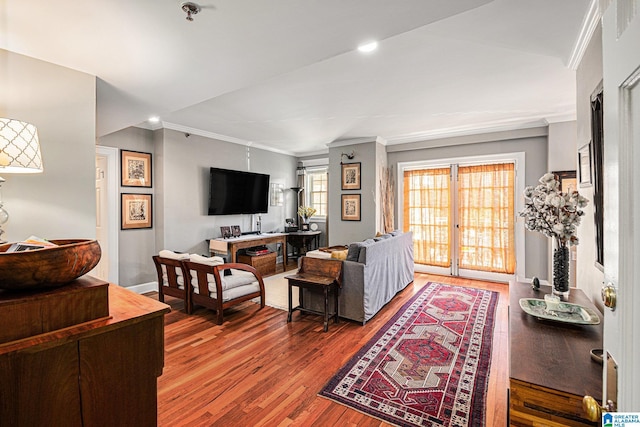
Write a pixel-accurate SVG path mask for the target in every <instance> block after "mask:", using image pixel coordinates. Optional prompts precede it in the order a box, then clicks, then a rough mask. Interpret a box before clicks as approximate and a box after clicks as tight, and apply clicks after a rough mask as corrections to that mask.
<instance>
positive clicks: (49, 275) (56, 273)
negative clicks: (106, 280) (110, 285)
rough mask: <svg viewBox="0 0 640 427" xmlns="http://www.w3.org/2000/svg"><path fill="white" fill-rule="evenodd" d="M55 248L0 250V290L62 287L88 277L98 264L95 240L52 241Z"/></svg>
mask: <svg viewBox="0 0 640 427" xmlns="http://www.w3.org/2000/svg"><path fill="white" fill-rule="evenodd" d="M51 242H52V243H55V244H56V245H58V246H54V247H50V248H42V249H34V250H31V251H24V252H11V253H7V252H6V250H7V249H9V247H10V246H11V243H7V244H4V245H2V246H0V289H14V290H15V289H42V288H55V287H59V286H62V285H65V284H67V283H69V282H71V281H73V280H75V279H77V278H78V277H80V276H82V275H84V274H86V273H88V272H89V271H91V269H93V267H95V266H96V264H98V261H100V256H101V255H102V251H101V250H100V244H99V243H98V241H97V240H89V239H74V240H51Z"/></svg>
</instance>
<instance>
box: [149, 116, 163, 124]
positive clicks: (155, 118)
mask: <svg viewBox="0 0 640 427" xmlns="http://www.w3.org/2000/svg"><path fill="white" fill-rule="evenodd" d="M159 122H160V117H158V116H151V117H149V123H159Z"/></svg>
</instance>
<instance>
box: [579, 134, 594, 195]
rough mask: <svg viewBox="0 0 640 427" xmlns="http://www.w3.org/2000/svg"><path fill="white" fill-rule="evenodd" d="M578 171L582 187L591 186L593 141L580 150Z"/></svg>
mask: <svg viewBox="0 0 640 427" xmlns="http://www.w3.org/2000/svg"><path fill="white" fill-rule="evenodd" d="M578 173H579V175H578V182H579V184H580V187H591V142H589V143H588V144H585V145H583V146H582V147H580V149H579V150H578Z"/></svg>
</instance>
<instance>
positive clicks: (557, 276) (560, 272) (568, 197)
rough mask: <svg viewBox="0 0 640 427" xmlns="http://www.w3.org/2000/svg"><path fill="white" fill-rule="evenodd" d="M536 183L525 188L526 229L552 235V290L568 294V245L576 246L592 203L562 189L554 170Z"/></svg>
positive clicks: (523, 215)
mask: <svg viewBox="0 0 640 427" xmlns="http://www.w3.org/2000/svg"><path fill="white" fill-rule="evenodd" d="M539 182H540V184H538V185H537V186H535V187H533V186H528V187H526V188H525V190H524V198H525V208H524V210H523V211H522V212H520V216H521V217H524V219H525V223H524V225H525V227H526V228H527V230H531V231H537V232H539V233H542V234H544V235H545V236H548V237H551V238H552V239H553V243H554V249H553V293H555V294H556V295H561V296H565V297H566V296H568V295H569V246H573V245H577V244H578V243H579V242H578V237H577V235H576V233H577V230H578V226H579V225H580V221H581V219H582V216H583V215H584V212H583V211H582V209H581V208H584V207H585V206H587V203H588V202H589V201H588V200H587V199H586V198H584V197H583V196H581V195H580V194H579V193H578V192H577V191H575V190H568V191H567V192H563V191H562V189H561V188H560V182H559V181H558V180H557V179H556V177H555V176H554V174H553V173H546V174H544V175H543V176H542V177H541V178H540V180H539Z"/></svg>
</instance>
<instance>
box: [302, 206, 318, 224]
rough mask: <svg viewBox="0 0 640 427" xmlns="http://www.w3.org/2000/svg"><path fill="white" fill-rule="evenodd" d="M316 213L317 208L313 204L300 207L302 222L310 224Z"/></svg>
mask: <svg viewBox="0 0 640 427" xmlns="http://www.w3.org/2000/svg"><path fill="white" fill-rule="evenodd" d="M315 213H316V210H315V209H314V208H312V207H311V206H300V207H299V208H298V215H300V218H302V222H303V223H305V224H309V219H310V218H311V217H312V216H313V214H315Z"/></svg>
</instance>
